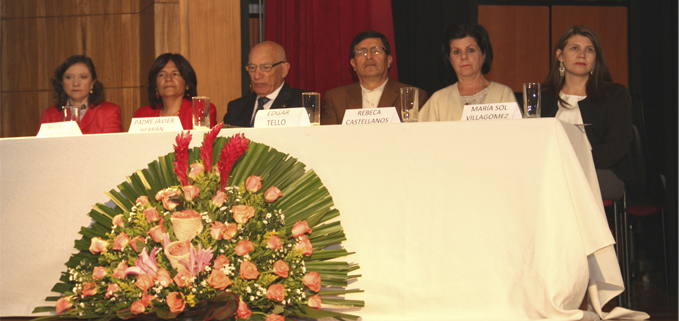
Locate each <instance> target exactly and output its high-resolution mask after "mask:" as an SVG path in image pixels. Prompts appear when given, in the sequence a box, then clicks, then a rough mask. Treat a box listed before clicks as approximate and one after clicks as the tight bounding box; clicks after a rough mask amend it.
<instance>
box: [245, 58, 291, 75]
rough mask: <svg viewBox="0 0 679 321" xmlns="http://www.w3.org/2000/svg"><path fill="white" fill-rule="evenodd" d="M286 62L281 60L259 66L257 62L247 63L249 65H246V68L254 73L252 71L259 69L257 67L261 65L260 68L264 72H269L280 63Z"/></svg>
mask: <svg viewBox="0 0 679 321" xmlns="http://www.w3.org/2000/svg"><path fill="white" fill-rule="evenodd" d="M284 62H285V61H279V62H277V63H275V64H273V65H272V64H261V65H259V66H257V65H255V64H247V65H245V70H247V72H251V73H252V72H255V71H257V67H259V70H261V71H262V72H269V71H271V69H273V67H276V66H278V65H280V64H282V63H284Z"/></svg>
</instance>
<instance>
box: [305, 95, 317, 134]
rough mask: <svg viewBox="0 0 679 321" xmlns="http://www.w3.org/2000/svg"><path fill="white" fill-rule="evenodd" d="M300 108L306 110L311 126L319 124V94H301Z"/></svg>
mask: <svg viewBox="0 0 679 321" xmlns="http://www.w3.org/2000/svg"><path fill="white" fill-rule="evenodd" d="M302 107H304V108H306V113H307V115H309V123H310V124H311V126H318V125H320V124H321V94H319V93H315V92H307V93H302Z"/></svg>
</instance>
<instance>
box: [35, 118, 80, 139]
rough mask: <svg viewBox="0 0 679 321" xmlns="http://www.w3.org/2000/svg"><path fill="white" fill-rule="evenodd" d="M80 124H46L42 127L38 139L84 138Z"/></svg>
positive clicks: (67, 122)
mask: <svg viewBox="0 0 679 321" xmlns="http://www.w3.org/2000/svg"><path fill="white" fill-rule="evenodd" d="M82 135H83V133H82V131H80V127H79V126H78V123H76V122H74V121H62V122H58V123H44V124H42V125H40V130H39V131H38V136H37V137H63V136H82Z"/></svg>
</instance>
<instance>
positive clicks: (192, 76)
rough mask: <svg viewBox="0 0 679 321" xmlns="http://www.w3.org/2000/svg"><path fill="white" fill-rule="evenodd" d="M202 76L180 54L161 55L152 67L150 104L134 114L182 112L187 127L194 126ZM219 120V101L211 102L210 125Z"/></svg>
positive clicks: (151, 114)
mask: <svg viewBox="0 0 679 321" xmlns="http://www.w3.org/2000/svg"><path fill="white" fill-rule="evenodd" d="M197 86H198V80H197V78H196V72H195V71H193V67H191V64H190V63H189V62H188V61H187V60H186V58H184V57H183V56H182V55H180V54H171V53H166V54H162V55H160V56H158V58H156V61H155V62H154V63H153V66H151V70H150V71H149V102H150V103H151V104H150V105H148V106H144V107H141V108H139V109H137V111H136V112H135V113H134V117H135V118H138V117H160V116H179V119H180V120H181V122H182V127H184V129H193V115H192V101H191V97H194V96H198V90H197V89H196V87H197ZM216 124H217V111H216V110H215V105H213V104H212V103H210V127H213V126H214V125H216Z"/></svg>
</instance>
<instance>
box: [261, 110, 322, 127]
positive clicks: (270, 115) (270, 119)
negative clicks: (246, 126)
mask: <svg viewBox="0 0 679 321" xmlns="http://www.w3.org/2000/svg"><path fill="white" fill-rule="evenodd" d="M298 126H311V123H310V122H309V114H307V112H306V108H304V107H295V108H276V109H262V110H259V111H257V114H256V115H255V124H254V127H255V128H263V127H298Z"/></svg>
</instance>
